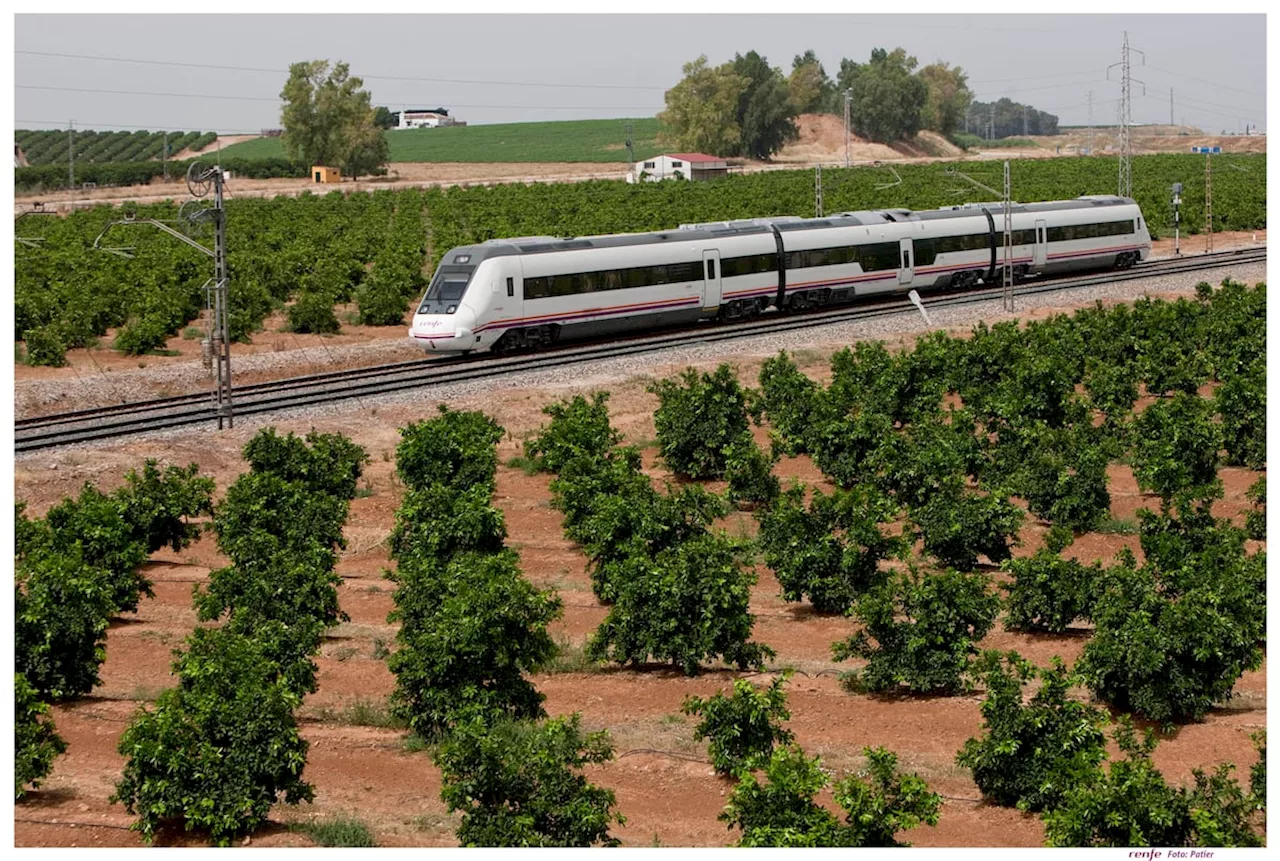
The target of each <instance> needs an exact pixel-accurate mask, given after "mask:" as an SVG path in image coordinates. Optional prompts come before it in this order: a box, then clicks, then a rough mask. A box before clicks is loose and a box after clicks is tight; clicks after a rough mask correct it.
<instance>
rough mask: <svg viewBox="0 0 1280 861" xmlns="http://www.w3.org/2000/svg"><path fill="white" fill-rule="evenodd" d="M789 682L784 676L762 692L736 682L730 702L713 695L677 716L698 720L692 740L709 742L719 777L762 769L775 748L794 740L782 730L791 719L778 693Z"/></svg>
mask: <svg viewBox="0 0 1280 861" xmlns="http://www.w3.org/2000/svg"><path fill="white" fill-rule="evenodd" d="M790 676H791V673H790V672H784V673H783V674H782V675H781V676H779V677H777V678H775V679H774V680H773V682H772V683H770V685H769V686H768V687H767V688H764V689H763V690H762V689H760V688H757V687H756V686H755V685H753V684H751V682H749V681H747V680H746V679H737V680H735V681H734V683H733V693H732V694H730V695H729V696H725V695H724V694H723V693H721V692H719V691H717V692H716V694H715V695H714V696H711V697H708V698H706V699H703V698H702V697H687V698H686V699H685V701H684V704H683V705H682V706H681V707H680V711H682V712H684V713H685V714H687V715H698V716H699V717H701V718H702V722H701V723H699V724H698V726H697V727H696V728H695V729H694V732H693V737H694V738H696V739H698V740H702V739H704V738H707V739H710V740H711V743H710V752H711V764H712V766H714V767H715V770H716V773H717V774H721V775H725V776H728V775H735V774H740V773H742V772H746V771H753V770H754V769H757V768H760V767H761V766H763V765H765V764H766V763H768V761H769V758H770V757H771V756H772V755H773V749H774V746H775V745H779V744H781V745H788V744H791V742H792V741H794V740H795V733H793V732H791V731H790V730H787V729H783V728H782V725H781V721H784V720H789V719H790V718H791V712H789V711H788V710H787V695H786V693H785V692H783V690H782V686H783V685H785V684H786V683H787V679H789V678H790Z"/></svg>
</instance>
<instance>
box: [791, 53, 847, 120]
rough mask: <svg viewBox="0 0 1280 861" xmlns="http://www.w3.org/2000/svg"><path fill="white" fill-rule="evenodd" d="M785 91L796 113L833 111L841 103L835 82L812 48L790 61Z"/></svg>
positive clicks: (837, 108)
mask: <svg viewBox="0 0 1280 861" xmlns="http://www.w3.org/2000/svg"><path fill="white" fill-rule="evenodd" d="M787 93H788V97H789V98H790V99H791V105H792V107H794V108H795V110H796V113H798V114H816V113H833V112H835V111H836V110H839V109H840V108H839V105H841V104H843V101H842V99H841V97H840V95H839V94H838V93H837V92H836V85H835V83H834V82H833V81H832V80H831V78H830V77H828V76H827V70H826V69H824V68H822V63H821V62H820V61H819V60H818V56H817V54H815V53H814V52H813V50H812V49H810V50H808V51H805V52H804V54H797V55H796V57H795V59H793V60H792V61H791V75H790V77H788V78H787Z"/></svg>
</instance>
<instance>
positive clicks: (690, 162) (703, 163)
mask: <svg viewBox="0 0 1280 861" xmlns="http://www.w3.org/2000/svg"><path fill="white" fill-rule="evenodd" d="M728 173H729V164H728V162H726V161H725V160H724V159H722V158H720V157H719V156H714V155H705V154H703V153H700V152H672V153H665V154H663V155H656V156H654V157H653V158H651V159H646V160H645V161H638V162H636V167H635V176H638V177H639V178H641V179H644V180H651V181H654V182H656V181H657V180H660V179H697V180H703V179H715V178H716V177H721V176H726V175H727V174H728Z"/></svg>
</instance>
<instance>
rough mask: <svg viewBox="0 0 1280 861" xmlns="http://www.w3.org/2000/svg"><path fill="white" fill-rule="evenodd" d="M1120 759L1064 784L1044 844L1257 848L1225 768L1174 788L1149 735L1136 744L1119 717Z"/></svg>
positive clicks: (1248, 807) (1247, 810)
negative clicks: (1093, 776)
mask: <svg viewBox="0 0 1280 861" xmlns="http://www.w3.org/2000/svg"><path fill="white" fill-rule="evenodd" d="M1114 735H1115V740H1116V744H1117V745H1118V746H1119V748H1120V750H1121V752H1123V753H1124V754H1125V758H1124V759H1119V760H1113V761H1112V762H1111V767H1110V769H1108V771H1107V772H1106V773H1105V774H1102V775H1100V776H1099V777H1098V779H1097V780H1094V781H1092V782H1089V783H1085V784H1077V785H1076V786H1073V787H1069V788H1068V789H1067V790H1066V793H1065V795H1064V797H1063V799H1062V803H1061V804H1060V805H1059V806H1058V807H1057V808H1056V809H1053V810H1050V811H1049V812H1047V813H1046V814H1045V816H1044V822H1045V843H1046V844H1047V845H1049V846H1168V847H1176V846H1261V845H1262V839H1261V838H1260V837H1259V836H1258V834H1257V833H1255V831H1254V830H1253V828H1252V827H1251V822H1250V819H1251V817H1252V814H1253V805H1252V804H1251V803H1250V800H1251V794H1250V796H1246V795H1245V793H1244V792H1243V791H1242V790H1241V788H1240V785H1239V784H1238V783H1237V782H1236V781H1235V780H1233V779H1231V777H1230V772H1231V769H1232V768H1233V767H1234V766H1232V765H1230V764H1223V765H1221V766H1219V767H1218V769H1217V770H1216V771H1215V772H1214V773H1213V774H1212V775H1205V774H1204V772H1203V771H1201V770H1200V769H1195V770H1194V771H1193V774H1194V777H1195V786H1194V787H1190V788H1188V787H1172V786H1170V785H1169V784H1168V783H1166V782H1165V779H1164V776H1163V775H1162V774H1161V773H1160V770H1159V769H1157V768H1156V766H1155V764H1154V763H1153V762H1152V761H1151V754H1152V752H1153V751H1154V750H1155V748H1156V738H1155V735H1154V733H1152V732H1150V731H1148V732H1147V733H1146V735H1145V737H1144V739H1143V740H1142V741H1139V740H1138V738H1137V734H1136V733H1135V731H1134V728H1133V723H1132V721H1130V719H1129V717H1128V716H1127V715H1122V716H1121V717H1120V721H1119V723H1118V724H1116V727H1115V730H1114Z"/></svg>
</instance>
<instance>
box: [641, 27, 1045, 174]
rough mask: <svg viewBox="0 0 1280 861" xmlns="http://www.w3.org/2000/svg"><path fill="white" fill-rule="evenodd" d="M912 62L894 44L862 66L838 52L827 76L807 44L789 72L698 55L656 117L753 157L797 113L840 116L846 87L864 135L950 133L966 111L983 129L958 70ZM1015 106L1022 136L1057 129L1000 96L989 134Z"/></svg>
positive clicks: (787, 135)
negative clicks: (836, 64) (710, 62)
mask: <svg viewBox="0 0 1280 861" xmlns="http://www.w3.org/2000/svg"><path fill="white" fill-rule="evenodd" d="M918 66H919V63H918V61H917V60H916V58H915V57H913V56H911V55H909V54H907V52H906V51H905V50H903V49H902V48H895V49H894V50H892V51H888V50H885V49H884V48H876V49H874V50H873V51H872V52H871V57H870V59H869V60H868V61H867V62H866V63H858V62H855V61H853V60H850V59H848V58H845V59H842V60H841V61H840V68H839V71H838V73H837V75H836V77H835V79H834V80H832V78H831V77H830V76H829V75H828V74H827V71H826V69H825V68H823V65H822V63H821V61H819V60H818V58H817V55H815V54H814V52H813V51H812V50H809V51H805V53H803V54H799V55H797V56H796V57H795V58H794V59H793V60H792V62H791V72H790V74H784V72H783V70H782V69H781V68H779V67H777V66H770V65H769V63H768V61H767V60H766V59H765V58H764V57H762V56H760V55H759V54H757V53H756V52H755V51H749V52H747V53H746V54H745V55H743V54H735V55H734V58H733V60H732V61H730V62H727V63H723V64H721V65H719V66H716V67H711V66H710V65H708V63H707V58H706V57H705V56H702V57H699V58H698V59H697V60H694V61H693V62H691V63H686V64H685V66H684V69H683V74H684V77H683V78H682V79H681V81H680V82H679V83H678V84H676V85H675V86H674V87H672V88H671V89H670V90H668V91H667V94H666V105H667V107H666V110H665V111H663V112H662V113H661V114H659V115H658V117H659V119H661V120H662V121H663V122H664V123H665V124H666V125H667V126H668V127H669V128H670V129H671V137H672V143H673V144H674V145H676V146H678V147H681V148H684V149H690V150H697V151H701V152H708V153H712V154H715V155H722V156H748V157H750V158H757V159H767V158H769V157H770V156H772V155H773V154H774V153H776V152H778V151H779V150H780V149H782V147H783V146H784V145H785V144H786V143H787V142H789V141H792V140H795V139H796V136H797V134H798V132H797V129H796V125H795V119H796V117H797V116H798V115H800V114H808V113H818V114H836V115H838V116H843V112H844V100H845V94H846V93H847V94H849V95H850V105H849V110H850V124H851V125H852V128H853V130H854V132H855V133H856V134H857V135H859V136H860V137H862V138H864V139H866V140H872V141H878V142H882V143H889V142H892V141H897V140H907V139H910V138H912V137H914V136H915V134H916V133H917V132H919V131H920V130H921V129H930V130H932V131H936V132H938V133H939V134H942V135H945V136H953V135H955V134H956V133H958V132H961V131H968V130H969V125H968V123H967V119H968V118H969V117H970V115H971V114H973V115H975V116H977V117H978V119H977V120H976V126H975V127H976V128H978V129H980V130H986V129H987V121H988V119H989V118H990V115H991V110H992V106H991V105H986V104H983V103H977V102H974V101H973V93H972V91H970V89H969V86H968V82H967V81H968V78H967V76H966V75H965V73H964V71H963V70H962V69H961V68H960V67H958V66H956V67H953V66H951V64H949V63H944V62H941V61H939V62H936V63H931V64H929V65H927V66H923V67H919V68H917V67H918ZM979 109H981V110H979ZM1024 110H1025V111H1027V127H1026V129H1025V133H1027V134H1056V133H1057V127H1058V118H1057V117H1055V116H1053V115H1052V114H1047V113H1044V112H1043V111H1037V110H1035V109H1033V108H1030V106H1023V105H1021V104H1015V103H1014V102H1012V101H1010V100H1009V99H1007V98H1005V99H1000V100H999V101H998V102H996V103H995V104H994V111H995V116H996V124H995V134H994V137H1006V136H1008V135H1011V134H1015V133H1016V134H1022V133H1023V132H1024V129H1023V126H1022V121H1023V112H1024ZM984 136H986V135H984Z"/></svg>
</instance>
